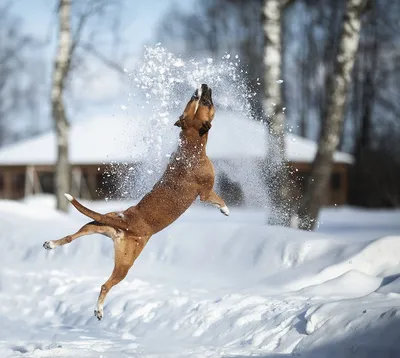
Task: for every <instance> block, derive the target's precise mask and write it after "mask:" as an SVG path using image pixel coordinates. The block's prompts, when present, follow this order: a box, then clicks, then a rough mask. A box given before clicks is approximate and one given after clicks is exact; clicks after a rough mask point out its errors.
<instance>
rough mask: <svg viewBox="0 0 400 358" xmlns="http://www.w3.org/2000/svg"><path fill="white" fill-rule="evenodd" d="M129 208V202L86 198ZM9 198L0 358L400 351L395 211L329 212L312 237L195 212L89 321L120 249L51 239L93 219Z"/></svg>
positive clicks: (39, 200)
mask: <svg viewBox="0 0 400 358" xmlns="http://www.w3.org/2000/svg"><path fill="white" fill-rule="evenodd" d="M86 204H87V205H89V206H90V207H91V208H93V209H95V210H98V211H101V212H105V211H111V210H115V211H120V210H121V209H123V208H126V207H127V206H128V205H130V203H129V204H128V203H127V202H115V201H114V202H107V203H98V202H96V203H86ZM53 205H54V202H53V198H52V197H32V198H29V199H27V200H26V201H25V202H24V203H18V202H13V201H0V262H1V265H0V302H1V304H0V357H2V358H6V357H7V358H8V357H19V356H21V357H83V358H86V357H103V358H106V357H111V358H117V357H147V358H149V357H152V358H161V357H171V358H172V357H182V358H183V357H189V356H190V357H226V358H227V357H247V358H248V357H250V356H258V357H275V358H276V357H278V356H279V357H285V356H289V355H292V354H293V355H295V356H301V357H307V358H309V357H312V358H326V357H332V358H333V357H356V358H361V357H397V356H400V340H399V336H398V335H399V332H400V331H399V328H400V283H399V272H400V259H399V257H400V220H399V218H400V212H398V211H380V212H377V211H364V210H355V209H351V208H343V209H327V210H324V212H323V214H322V216H321V223H320V226H319V230H318V231H317V232H313V233H310V232H302V231H297V230H293V229H285V228H279V227H269V226H266V225H265V224H264V220H265V216H264V213H263V211H262V210H255V209H251V210H250V209H247V210H243V209H237V208H230V209H231V212H230V216H229V217H225V216H224V215H222V214H221V213H220V212H219V210H218V209H215V208H211V207H204V206H202V205H200V204H196V205H194V206H192V207H191V208H190V209H189V210H188V211H187V212H186V213H185V214H184V215H183V217H182V218H180V219H179V220H178V221H177V222H176V223H174V224H172V225H171V226H170V227H168V228H167V229H166V230H165V231H163V232H161V233H159V234H157V235H155V236H154V237H153V238H152V239H151V240H150V242H149V244H148V246H147V247H146V248H145V250H144V251H143V253H142V255H141V256H140V257H139V259H138V261H137V263H136V264H135V266H134V267H133V268H132V269H131V271H130V273H129V274H128V276H127V278H126V279H125V280H124V281H122V282H121V283H120V284H119V285H117V286H116V287H115V288H113V289H112V290H111V292H110V294H109V295H108V297H107V299H106V302H105V306H104V318H103V320H102V321H101V322H98V321H97V319H96V318H95V317H94V315H93V310H94V308H95V305H96V301H97V296H98V293H99V290H100V286H101V284H103V283H104V281H105V280H106V279H107V278H108V277H109V274H110V273H111V271H112V267H113V252H112V250H113V245H112V242H111V240H109V239H107V238H105V237H102V236H99V235H92V236H87V237H82V238H79V239H77V240H76V241H74V242H73V243H71V244H70V245H66V246H64V247H58V248H56V249H55V250H53V251H46V250H44V249H43V248H42V244H43V242H44V241H47V240H54V239H57V238H60V237H62V236H65V235H67V234H70V233H73V232H75V231H77V230H78V229H79V227H80V226H81V225H82V224H84V223H85V222H86V221H87V220H86V219H85V217H84V216H82V215H81V214H80V213H78V212H77V211H76V210H74V208H72V206H71V211H70V214H69V215H63V214H60V213H58V212H56V211H54V210H53V209H52V207H53Z"/></svg>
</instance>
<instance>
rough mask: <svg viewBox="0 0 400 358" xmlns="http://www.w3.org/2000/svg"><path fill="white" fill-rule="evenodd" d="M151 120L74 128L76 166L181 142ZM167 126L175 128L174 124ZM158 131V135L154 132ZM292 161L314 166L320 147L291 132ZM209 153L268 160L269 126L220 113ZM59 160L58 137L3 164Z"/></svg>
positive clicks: (20, 146)
mask: <svg viewBox="0 0 400 358" xmlns="http://www.w3.org/2000/svg"><path fill="white" fill-rule="evenodd" d="M149 125H151V124H150V123H149V121H147V120H146V119H145V118H121V117H116V116H115V117H114V116H113V117H106V118H96V119H91V120H87V121H82V122H77V123H73V124H72V125H71V130H70V160H71V163H72V164H101V163H111V162H135V161H143V160H145V159H146V158H147V157H148V155H149V152H150V151H151V150H154V149H153V145H154V143H153V142H151V141H150V140H149V133H150V137H151V135H153V136H152V138H157V137H158V136H157V135H154V132H157V130H158V131H159V133H157V134H159V136H161V138H164V141H169V142H173V143H176V139H177V137H178V131H179V129H178V128H177V127H171V130H169V129H168V127H166V126H164V128H160V127H158V129H157V128H153V127H149ZM167 126H171V124H168V125H167ZM151 132H153V134H152V133H151ZM285 145H286V154H287V158H288V159H289V160H290V161H293V162H306V163H310V162H312V161H313V159H314V156H315V154H316V151H317V144H316V143H315V142H314V141H312V140H309V139H305V138H301V137H299V136H296V135H294V134H291V133H287V135H286V137H285ZM207 153H208V155H209V156H210V158H212V159H235V158H236V159H238V158H241V159H244V158H263V157H265V155H266V154H267V135H266V132H265V127H264V126H263V125H262V124H261V123H259V122H255V121H253V120H249V119H247V118H246V117H245V116H243V115H240V114H239V115H238V114H237V113H229V112H221V113H218V112H217V114H216V117H215V120H214V121H213V127H212V129H211V131H210V134H209V142H208V146H207ZM55 160H56V139H55V135H54V133H53V132H48V133H45V134H42V135H40V136H37V137H34V138H31V139H28V140H25V141H21V142H19V143H16V144H14V145H11V146H8V147H5V148H3V149H1V150H0V165H27V164H30V165H51V164H54V163H55ZM334 160H335V161H336V162H340V163H349V164H350V163H353V157H352V156H351V155H349V154H347V153H343V152H336V153H335V155H334Z"/></svg>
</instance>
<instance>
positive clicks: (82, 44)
mask: <svg viewBox="0 0 400 358" xmlns="http://www.w3.org/2000/svg"><path fill="white" fill-rule="evenodd" d="M119 4H120V2H119V1H106V0H91V1H87V2H84V3H83V2H72V1H71V0H59V2H58V16H59V21H58V23H59V33H58V49H57V54H56V57H55V61H54V68H53V81H52V90H51V109H52V111H51V112H52V118H53V122H54V127H55V129H56V138H57V162H56V170H55V186H56V190H55V191H56V200H57V209H58V210H62V211H67V210H68V201H67V200H66V199H65V198H64V193H68V192H69V191H70V186H71V170H70V164H69V149H68V134H69V133H68V132H69V121H68V116H67V111H66V105H65V99H64V96H65V88H66V85H67V81H68V79H69V75H70V73H71V70H72V69H73V68H76V67H77V66H79V62H81V61H82V57H81V56H82V53H79V52H78V51H77V49H82V50H83V52H90V53H91V54H92V55H93V54H94V55H95V56H96V57H97V58H99V59H100V60H101V61H103V62H104V63H106V64H107V66H110V67H112V68H113V69H117V70H118V71H119V72H123V71H122V69H121V68H120V67H119V66H118V65H117V64H116V63H115V62H114V61H112V60H108V59H107V57H106V56H104V55H102V53H101V51H99V50H97V49H96V47H95V46H94V45H93V36H94V35H93V33H92V34H90V35H88V36H86V38H85V37H84V34H83V32H84V30H85V29H86V28H87V27H88V22H89V21H90V20H93V19H96V18H101V17H102V16H104V14H106V13H107V12H108V11H109V10H110V7H112V6H116V5H119ZM73 6H75V9H76V12H75V13H74V17H75V20H76V21H75V23H76V27H75V29H73V28H72V21H71V19H72V7H73ZM103 30H104V28H103Z"/></svg>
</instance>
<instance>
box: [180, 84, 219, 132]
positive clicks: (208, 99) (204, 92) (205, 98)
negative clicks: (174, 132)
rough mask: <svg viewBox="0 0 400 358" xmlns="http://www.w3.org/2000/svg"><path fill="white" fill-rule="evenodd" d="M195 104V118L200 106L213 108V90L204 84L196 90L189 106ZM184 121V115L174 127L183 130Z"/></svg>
mask: <svg viewBox="0 0 400 358" xmlns="http://www.w3.org/2000/svg"><path fill="white" fill-rule="evenodd" d="M193 102H195V108H194V113H193V116H195V115H196V113H197V110H198V109H199V106H207V107H208V108H211V107H212V105H213V102H212V91H211V88H210V87H208V86H207V85H206V84H205V83H203V84H202V85H201V86H200V87H199V88H197V89H196V91H194V93H193V95H192V97H191V98H190V101H189V103H188V106H189V105H190V103H193ZM183 120H184V115H181V116H180V117H179V119H178V120H177V121H176V122H175V123H174V125H175V126H177V127H180V128H183V127H182V126H183Z"/></svg>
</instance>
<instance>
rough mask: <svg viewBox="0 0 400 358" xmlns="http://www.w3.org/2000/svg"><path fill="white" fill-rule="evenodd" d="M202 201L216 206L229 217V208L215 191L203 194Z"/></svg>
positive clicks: (201, 195)
mask: <svg viewBox="0 0 400 358" xmlns="http://www.w3.org/2000/svg"><path fill="white" fill-rule="evenodd" d="M200 200H201V201H203V202H207V203H210V204H212V205H214V206H216V207H217V208H218V209H219V211H220V212H221V213H222V214H224V215H226V216H229V209H228V207H227V206H226V204H225V202H224V201H223V200H222V199H221V198H220V197H219V196H218V194H217V193H216V192H215V191H214V190H211V191H209V192H203V193H201V194H200Z"/></svg>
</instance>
